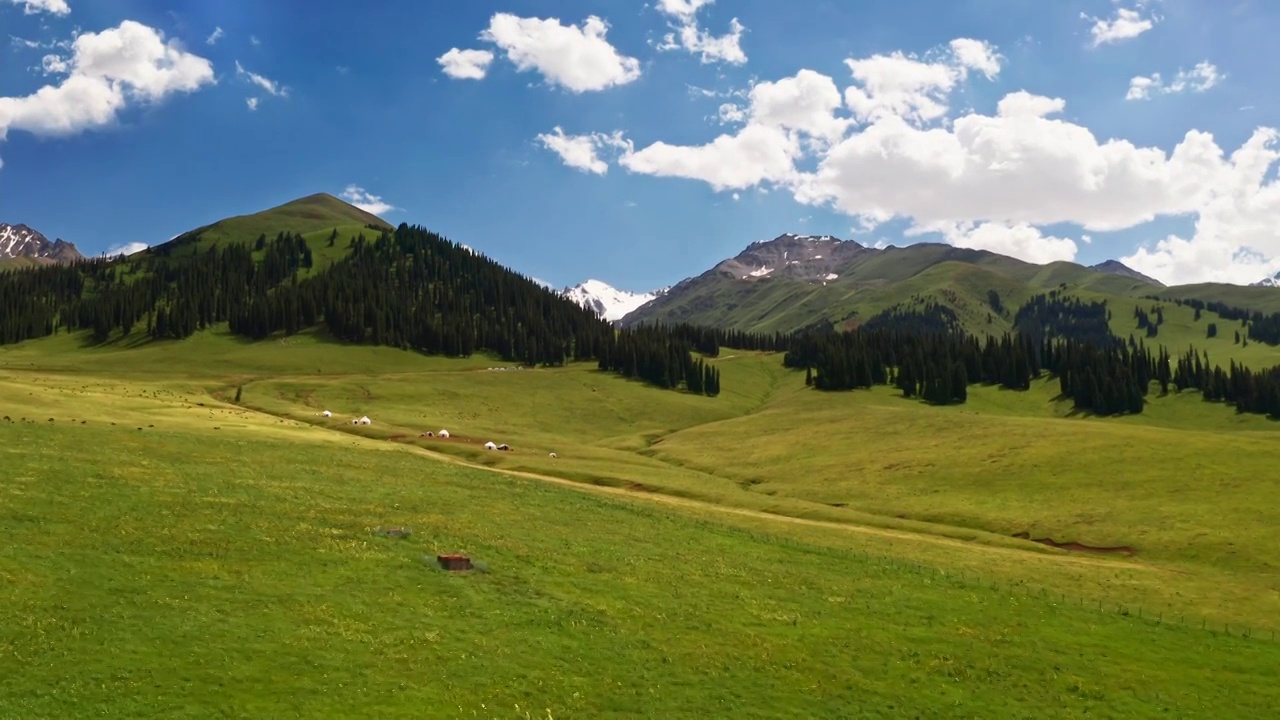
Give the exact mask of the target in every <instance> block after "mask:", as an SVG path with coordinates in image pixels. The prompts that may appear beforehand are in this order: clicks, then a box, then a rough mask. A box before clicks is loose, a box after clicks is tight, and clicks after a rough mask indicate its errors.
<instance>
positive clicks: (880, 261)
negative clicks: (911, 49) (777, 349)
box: [623, 235, 1280, 333]
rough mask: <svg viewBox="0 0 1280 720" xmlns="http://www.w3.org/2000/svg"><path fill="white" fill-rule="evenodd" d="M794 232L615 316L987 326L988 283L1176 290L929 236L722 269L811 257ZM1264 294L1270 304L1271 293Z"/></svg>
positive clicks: (991, 326) (741, 326) (1006, 290)
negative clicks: (775, 267) (909, 310)
mask: <svg viewBox="0 0 1280 720" xmlns="http://www.w3.org/2000/svg"><path fill="white" fill-rule="evenodd" d="M794 238H795V236H790V235H786V236H782V237H781V238H778V239H776V240H773V241H770V242H767V243H755V244H753V245H752V246H751V247H749V248H748V249H747V250H746V251H744V253H743V255H740V256H738V258H733V259H731V260H727V261H725V262H724V263H721V264H720V265H717V266H716V267H715V268H712V269H711V270H709V271H707V272H705V273H703V274H702V275H699V276H697V277H695V278H691V279H689V280H686V281H684V282H682V283H680V284H678V285H676V286H675V287H673V288H672V289H671V290H670V291H668V292H667V293H666V294H665V295H663V296H661V297H659V298H657V299H655V300H653V301H652V302H650V303H648V304H646V305H644V306H642V307H641V308H639V309H638V310H636V311H635V312H633V313H632V314H630V315H628V316H627V317H626V318H624V320H623V324H624V325H626V326H635V325H641V324H645V323H650V322H662V323H675V322H687V323H691V324H695V325H713V326H716V327H725V328H732V329H736V330H747V331H754V332H779V331H780V332H789V331H793V330H797V329H800V328H803V327H808V326H811V325H814V324H817V323H821V322H824V321H829V322H831V323H834V324H836V325H837V326H844V327H856V326H857V325H860V324H861V323H863V322H865V321H866V320H867V319H869V318H870V317H872V316H874V315H875V314H876V313H879V312H881V311H883V310H885V309H886V308H889V307H893V306H896V305H903V304H906V305H911V304H915V303H918V302H923V301H925V300H928V301H933V302H939V303H941V304H943V305H946V306H948V307H951V308H952V309H953V310H955V311H956V312H957V314H959V315H960V316H961V317H962V319H963V321H964V325H965V327H966V329H968V330H969V331H970V332H974V333H990V332H993V331H994V332H1003V331H1004V330H1006V329H1008V327H1009V325H1008V322H1006V321H1003V320H1002V319H1001V318H998V317H993V318H992V319H991V320H990V321H988V319H987V312H986V310H985V309H983V308H985V307H986V306H987V305H988V302H987V297H988V292H989V291H990V290H995V291H997V292H999V293H1000V295H1001V298H1002V299H1003V300H1004V302H1005V305H1008V306H1012V307H1013V308H1015V309H1016V308H1017V306H1018V305H1019V304H1020V303H1021V302H1023V301H1025V300H1026V299H1027V298H1029V297H1031V296H1032V295H1034V294H1037V293H1041V292H1044V291H1047V290H1053V289H1063V288H1065V289H1066V290H1068V291H1070V292H1075V293H1090V294H1092V295H1094V296H1107V297H1113V298H1140V297H1143V296H1145V295H1156V294H1159V295H1161V296H1167V297H1180V295H1178V294H1177V290H1178V289H1176V288H1172V289H1166V288H1162V287H1160V286H1158V285H1153V284H1150V283H1147V282H1144V281H1142V280H1140V279H1137V278H1134V277H1130V276H1128V275H1124V274H1118V273H1116V272H1103V271H1099V270H1095V269H1091V268H1087V267H1084V266H1082V265H1077V264H1075V263H1068V262H1055V263H1049V264H1047V265H1035V264H1032V263H1027V262H1023V261H1021V260H1016V259H1014V258H1010V257H1006V256H1004V255H999V254H996V253H992V252H988V251H985V250H969V249H965V248H956V247H952V246H950V245H943V244H938V243H919V244H916V245H909V246H907V247H892V246H891V247H888V248H885V249H883V250H875V249H870V248H867V249H864V250H863V251H862V252H858V253H853V254H852V257H851V259H849V260H848V261H847V262H845V263H844V264H842V265H840V266H838V267H830V266H824V267H823V270H822V271H820V272H817V273H809V274H805V273H803V272H794V271H792V272H788V273H787V274H786V276H781V275H780V274H778V273H773V272H770V273H768V274H765V275H763V276H761V277H752V276H750V275H749V274H747V275H743V274H740V273H737V274H735V273H734V272H732V270H733V269H736V268H738V267H741V266H746V265H749V264H750V263H744V262H742V261H741V259H742V258H743V257H744V256H750V257H751V258H752V259H755V258H758V257H760V256H762V255H763V256H766V257H767V255H768V253H767V251H768V249H769V248H771V247H772V246H774V245H778V246H780V247H781V248H783V249H782V250H780V251H778V252H774V253H773V255H774V256H779V255H780V256H782V258H784V259H782V260H781V261H780V262H782V263H785V264H786V265H787V266H788V271H790V270H791V268H790V266H791V265H793V264H796V263H797V262H813V261H814V258H812V257H810V258H804V259H802V260H799V261H797V260H793V259H786V258H789V257H795V256H796V254H797V253H798V252H804V250H805V246H806V244H807V242H805V239H804V238H800V241H799V242H797V241H796V240H795V239H794ZM809 254H810V255H812V254H813V253H809ZM817 259H818V260H822V259H823V256H821V255H818V256H817ZM759 262H760V260H756V263H759ZM1116 265H1117V266H1118V264H1116ZM1118 267H1119V268H1123V266H1118ZM826 270H830V271H831V272H829V273H827V272H825V271H826ZM1250 289H1264V290H1265V288H1250ZM1206 292H1207V291H1206ZM1273 295H1275V296H1276V297H1277V298H1278V299H1277V300H1276V301H1275V302H1276V303H1277V304H1280V293H1273ZM1186 297H1191V295H1187V296H1186ZM1197 297H1199V295H1197ZM1233 297H1234V296H1233ZM1241 297H1242V299H1244V300H1245V301H1246V302H1247V303H1248V304H1245V305H1242V307H1250V308H1252V307H1255V306H1258V305H1259V303H1264V304H1265V302H1269V301H1268V300H1267V299H1266V298H1267V297H1268V296H1267V295H1266V294H1265V293H1244V294H1241ZM1259 309H1264V308H1262V307H1259ZM1004 320H1007V318H1006V319H1004Z"/></svg>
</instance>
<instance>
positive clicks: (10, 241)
mask: <svg viewBox="0 0 1280 720" xmlns="http://www.w3.org/2000/svg"><path fill="white" fill-rule="evenodd" d="M16 257H30V258H38V259H41V260H45V261H53V262H71V261H73V260H79V259H80V258H81V257H82V256H81V255H80V252H79V251H78V250H76V246H75V245H73V244H71V243H69V242H67V241H66V240H63V239H61V238H59V239H57V240H55V241H53V242H49V238H46V237H45V236H44V235H41V234H40V233H39V232H37V231H36V230H33V229H31V228H29V227H27V226H26V225H21V224H19V225H10V224H8V223H0V259H6V258H16Z"/></svg>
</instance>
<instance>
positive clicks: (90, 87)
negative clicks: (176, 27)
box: [0, 20, 215, 139]
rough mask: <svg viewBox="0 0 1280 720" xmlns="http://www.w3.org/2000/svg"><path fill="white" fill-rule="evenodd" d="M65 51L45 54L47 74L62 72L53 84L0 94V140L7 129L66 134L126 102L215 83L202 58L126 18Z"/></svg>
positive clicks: (112, 115)
mask: <svg viewBox="0 0 1280 720" xmlns="http://www.w3.org/2000/svg"><path fill="white" fill-rule="evenodd" d="M70 51H71V55H70V57H61V56H49V57H46V58H45V61H44V67H45V68H46V69H47V70H48V71H49V72H51V73H53V74H58V75H66V77H64V78H62V80H61V82H59V83H58V84H56V85H45V86H44V87H42V88H40V89H39V90H37V91H36V92H34V93H32V94H30V95H26V96H22V97H0V139H3V138H4V137H5V135H6V133H7V132H8V131H9V130H23V131H26V132H29V133H33V134H36V135H70V134H73V133H78V132H81V131H83V130H86V129H89V128H94V127H101V126H104V125H108V124H110V123H112V122H114V121H115V119H116V117H117V116H118V114H119V113H120V111H121V110H123V109H124V108H125V107H126V106H128V105H129V104H130V103H157V102H159V101H161V100H163V99H164V98H166V97H168V96H170V95H174V94H178V93H189V92H193V91H195V90H197V89H199V88H200V87H202V86H204V85H209V84H213V83H214V82H215V80H214V75H213V66H212V65H211V64H210V63H209V61H208V60H206V59H204V58H202V57H199V56H197V55H193V54H191V53H189V52H186V51H185V50H183V49H182V48H181V47H180V46H179V45H178V44H177V43H176V42H173V41H170V42H168V43H166V42H165V40H164V34H163V33H161V32H160V31H158V30H155V29H153V28H150V27H147V26H146V25H142V24H141V23H137V22H134V21H132V20H126V21H124V22H122V23H120V25H119V26H118V27H115V28H111V29H109V30H103V31H102V32H99V33H84V34H82V35H79V36H78V37H76V39H75V41H74V42H73V43H71V46H70Z"/></svg>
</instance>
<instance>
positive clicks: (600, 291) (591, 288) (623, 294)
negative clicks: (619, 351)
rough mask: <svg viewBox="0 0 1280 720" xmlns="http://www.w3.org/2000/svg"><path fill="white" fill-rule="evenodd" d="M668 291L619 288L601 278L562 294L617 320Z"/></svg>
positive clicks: (611, 319)
mask: <svg viewBox="0 0 1280 720" xmlns="http://www.w3.org/2000/svg"><path fill="white" fill-rule="evenodd" d="M664 292H666V288H664V289H662V290H655V291H654V292H647V293H635V292H629V291H627V290H619V289H617V288H615V287H613V286H612V285H610V284H609V283H606V282H601V281H599V280H588V281H586V282H584V283H579V284H577V285H574V286H573V287H568V288H565V289H564V290H561V291H560V294H561V295H562V296H564V297H566V298H568V299H570V300H572V301H574V302H576V303H578V304H579V305H581V306H582V307H584V308H586V309H588V310H592V311H594V312H595V313H596V314H597V315H599V316H600V317H602V318H604V319H605V320H608V321H609V322H617V321H619V320H621V319H622V318H624V317H626V316H627V315H629V314H631V313H632V312H634V311H635V309H636V308H638V307H640V306H641V305H644V304H645V303H647V302H649V301H650V300H652V299H654V298H656V297H658V296H659V295H661V294H663V293H664Z"/></svg>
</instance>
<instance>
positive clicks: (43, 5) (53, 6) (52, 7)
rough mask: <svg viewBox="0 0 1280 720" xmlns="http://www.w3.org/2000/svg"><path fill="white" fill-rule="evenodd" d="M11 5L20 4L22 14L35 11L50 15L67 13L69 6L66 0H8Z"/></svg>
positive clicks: (29, 13) (35, 12)
mask: <svg viewBox="0 0 1280 720" xmlns="http://www.w3.org/2000/svg"><path fill="white" fill-rule="evenodd" d="M9 3H10V4H12V5H21V6H22V13H23V14H24V15H35V14H37V13H49V14H50V15H58V16H63V15H69V14H71V7H70V6H69V5H67V0H9Z"/></svg>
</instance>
